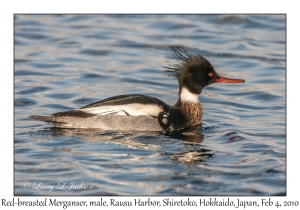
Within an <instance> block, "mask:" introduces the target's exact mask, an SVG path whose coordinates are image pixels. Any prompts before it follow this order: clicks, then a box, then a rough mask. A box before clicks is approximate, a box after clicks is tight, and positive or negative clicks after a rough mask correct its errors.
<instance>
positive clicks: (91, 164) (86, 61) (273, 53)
mask: <svg viewBox="0 0 300 210" xmlns="http://www.w3.org/2000/svg"><path fill="white" fill-rule="evenodd" d="M285 21H286V17H285V16H284V15H15V22H14V23H15V28H14V29H15V36H14V44H15V45H14V47H15V49H14V50H15V55H14V58H15V72H14V91H15V94H14V100H15V101H14V102H15V103H14V106H15V108H14V112H15V115H14V117H15V130H14V132H15V138H14V141H15V142H14V148H15V150H14V161H15V162H14V189H15V190H14V193H15V195H286V121H285V119H286V89H285V82H286V79H285V78H286V77H285V75H286V69H285V65H286V57H285V56H286V55H285V50H286V44H285V42H286V36H285V35H286V31H285V30H286V24H285ZM172 46H183V47H185V48H186V49H187V50H188V51H189V52H191V53H193V54H197V53H199V54H201V55H203V56H204V57H206V58H207V59H208V60H209V61H210V62H211V63H212V64H213V65H214V67H215V69H216V71H217V72H218V73H219V74H221V75H223V76H225V77H231V78H243V79H245V80H246V83H243V84H236V85H229V84H213V85H210V86H208V87H206V88H205V89H204V90H203V92H202V94H201V96H200V101H201V103H202V107H203V111H204V114H203V124H202V128H199V129H198V130H196V132H188V131H187V132H185V133H182V132H174V133H159V132H158V133H138V132H137V133H132V132H130V133H125V132H116V131H99V130H80V129H54V128H53V127H52V126H51V125H50V124H47V123H44V122H39V121H34V120H32V119H30V118H28V116H29V115H32V114H37V115H50V114H52V113H54V112H59V111H67V110H69V109H73V108H78V107H81V106H84V105H87V104H89V103H92V102H96V101H98V100H102V99H105V98H107V97H111V96H115V95H121V94H135V93H136V94H145V95H150V96H153V97H157V98H159V99H162V100H163V101H165V102H166V103H168V104H170V105H173V104H174V103H175V102H176V100H177V97H178V85H177V82H176V81H175V80H174V79H172V78H168V77H167V76H166V75H163V67H162V66H167V65H169V64H172V63H174V62H176V60H175V59H174V57H173V56H172V52H171V50H170V47H172ZM62 182H66V183H67V185H68V184H70V183H71V182H76V183H78V184H81V183H83V184H84V185H88V186H93V187H92V188H91V189H84V190H69V191H66V190H62V189H58V188H57V187H55V188H54V189H53V190H52V191H50V190H48V189H41V190H37V189H34V187H33V183H35V184H40V186H41V185H44V186H49V185H54V186H57V185H58V183H62ZM24 183H29V185H28V187H25V188H24ZM30 184H31V185H30ZM35 186H36V185H35Z"/></svg>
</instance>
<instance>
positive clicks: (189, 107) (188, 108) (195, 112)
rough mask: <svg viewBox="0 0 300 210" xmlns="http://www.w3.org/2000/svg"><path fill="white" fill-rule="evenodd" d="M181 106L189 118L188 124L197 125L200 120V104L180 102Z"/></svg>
mask: <svg viewBox="0 0 300 210" xmlns="http://www.w3.org/2000/svg"><path fill="white" fill-rule="evenodd" d="M181 107H182V109H183V110H184V112H185V114H186V115H187V117H188V118H189V124H190V126H194V125H199V124H200V123H201V122H202V106H201V104H200V103H199V102H198V103H184V102H182V103H181Z"/></svg>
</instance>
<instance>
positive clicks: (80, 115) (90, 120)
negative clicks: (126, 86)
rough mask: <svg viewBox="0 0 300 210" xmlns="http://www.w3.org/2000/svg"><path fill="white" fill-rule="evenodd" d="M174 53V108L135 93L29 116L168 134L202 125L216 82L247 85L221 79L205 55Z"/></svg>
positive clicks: (168, 69) (73, 124) (62, 123)
mask: <svg viewBox="0 0 300 210" xmlns="http://www.w3.org/2000/svg"><path fill="white" fill-rule="evenodd" d="M172 50H173V51H174V56H175V57H176V58H177V60H178V63H177V64H174V65H170V66H169V67H164V68H166V70H165V73H166V74H167V75H168V76H170V77H173V78H175V79H177V80H178V84H179V97H178V100H177V102H176V103H175V105H174V106H169V105H168V104H166V103H165V102H163V101H161V100H160V99H157V98H154V97H151V96H145V95H139V94H132V95H119V96H114V97H111V98H107V99H104V100H102V101H99V102H95V103H92V104H89V105H87V106H83V107H81V108H78V109H74V110H70V111H66V112H58V113H54V114H52V116H50V117H46V116H38V115H31V116H29V117H30V118H32V119H35V120H40V121H45V122H49V123H52V124H54V126H56V127H60V128H100V129H105V130H119V131H124V130H127V131H130V130H131V131H163V130H166V131H168V130H177V129H184V128H190V127H193V126H199V125H200V124H201V122H202V106H201V104H200V101H199V100H198V96H199V95H200V93H201V92H202V89H203V88H204V87H205V86H207V85H210V84H212V83H243V82H245V80H243V79H229V78H225V77H222V76H220V75H219V74H218V73H217V72H216V71H215V69H214V67H213V65H212V64H211V63H210V62H209V61H207V60H206V59H205V58H204V57H203V56H201V55H192V54H189V53H188V52H187V51H186V50H185V49H184V48H182V47H180V48H172Z"/></svg>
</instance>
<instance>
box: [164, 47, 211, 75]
mask: <svg viewBox="0 0 300 210" xmlns="http://www.w3.org/2000/svg"><path fill="white" fill-rule="evenodd" d="M171 49H172V50H173V52H174V54H173V55H174V57H175V58H176V59H177V61H178V63H176V64H170V66H167V67H165V66H164V68H166V69H167V70H165V73H166V74H167V75H168V76H170V77H173V78H176V79H178V78H179V77H180V73H181V71H182V70H183V69H184V68H186V67H196V66H197V65H199V63H201V64H202V65H204V66H205V67H207V68H209V67H212V65H211V63H210V62H209V61H208V60H206V59H205V58H204V57H203V56H202V55H199V54H198V55H192V54H190V53H188V52H187V51H186V50H185V49H184V47H172V48H171Z"/></svg>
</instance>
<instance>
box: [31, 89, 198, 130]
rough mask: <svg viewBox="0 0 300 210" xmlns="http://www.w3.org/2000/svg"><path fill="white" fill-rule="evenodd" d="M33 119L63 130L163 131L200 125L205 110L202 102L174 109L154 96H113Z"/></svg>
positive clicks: (184, 104) (32, 116)
mask: <svg viewBox="0 0 300 210" xmlns="http://www.w3.org/2000/svg"><path fill="white" fill-rule="evenodd" d="M184 110H186V111H184ZM30 117H31V118H32V119H35V120H41V121H45V122H49V123H53V124H54V125H55V126H56V127H60V128H100V129H105V130H111V129H112V128H113V129H114V130H136V131H161V130H174V129H181V128H185V127H191V126H194V125H198V124H200V123H201V119H202V109H201V104H200V102H199V103H196V104H191V106H188V104H186V103H178V104H177V105H176V106H173V107H172V106H169V105H168V104H166V103H164V102H163V101H161V100H160V99H157V98H154V97H150V96H145V95H139V94H132V95H120V96H114V97H111V98H107V99H104V100H102V101H99V102H95V103H92V104H90V105H87V106H84V107H81V108H79V109H74V110H70V111H66V112H58V113H54V114H52V116H50V117H46V116H38V115H31V116H30Z"/></svg>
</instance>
